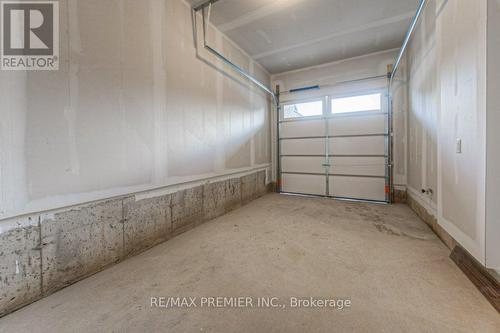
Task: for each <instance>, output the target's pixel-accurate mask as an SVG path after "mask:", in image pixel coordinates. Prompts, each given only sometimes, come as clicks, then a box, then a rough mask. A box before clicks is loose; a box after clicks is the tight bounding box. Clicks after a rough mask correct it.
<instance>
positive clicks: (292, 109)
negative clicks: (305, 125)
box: [283, 101, 323, 119]
mask: <svg viewBox="0 0 500 333" xmlns="http://www.w3.org/2000/svg"><path fill="white" fill-rule="evenodd" d="M283 111H284V117H285V119H290V118H300V117H313V116H321V115H323V102H322V101H317V102H309V103H299V104H290V105H285V107H284V108H283Z"/></svg>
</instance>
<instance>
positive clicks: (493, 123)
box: [486, 0, 500, 272]
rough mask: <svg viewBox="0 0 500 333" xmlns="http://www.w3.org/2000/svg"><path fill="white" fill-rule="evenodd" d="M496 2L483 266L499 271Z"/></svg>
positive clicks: (493, 4) (491, 11)
mask: <svg viewBox="0 0 500 333" xmlns="http://www.w3.org/2000/svg"><path fill="white" fill-rule="evenodd" d="M499 31H500V1H499V0H488V62H487V66H488V79H487V84H488V88H487V89H488V92H487V94H488V95H487V115H486V118H487V122H486V126H487V138H486V140H487V141H486V142H487V147H486V149H487V150H486V156H487V165H486V167H487V169H486V170H487V173H486V265H487V266H488V267H490V268H494V269H496V270H497V271H499V272H500V205H499V201H500V94H499V90H500V36H499V34H498V32H499Z"/></svg>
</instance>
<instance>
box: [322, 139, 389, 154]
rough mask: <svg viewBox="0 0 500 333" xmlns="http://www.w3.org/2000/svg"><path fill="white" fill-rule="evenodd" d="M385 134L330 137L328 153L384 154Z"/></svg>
mask: <svg viewBox="0 0 500 333" xmlns="http://www.w3.org/2000/svg"><path fill="white" fill-rule="evenodd" d="M385 141H386V137H385V136H370V137H348V138H330V155H375V156H384V155H385Z"/></svg>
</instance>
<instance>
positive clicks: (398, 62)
mask: <svg viewBox="0 0 500 333" xmlns="http://www.w3.org/2000/svg"><path fill="white" fill-rule="evenodd" d="M428 2H429V0H420V3H419V5H418V9H417V12H416V14H415V16H414V17H413V20H412V22H411V24H410V27H409V28H408V32H407V33H406V36H405V39H404V41H403V45H402V46H401V49H400V50H399V53H398V56H397V58H396V62H395V63H394V66H393V68H392V70H391V72H390V73H389V74H388V75H389V84H388V92H387V96H388V97H387V98H388V103H389V115H388V130H389V144H388V147H387V150H388V152H387V155H388V156H389V163H388V173H389V184H388V186H389V201H390V202H392V198H393V194H394V178H393V177H394V159H393V139H394V126H393V123H392V119H393V103H392V85H393V83H394V79H395V77H396V74H397V71H398V69H399V66H400V65H401V61H402V60H403V56H404V54H405V52H406V49H407V48H408V44H409V42H410V40H411V38H412V36H413V33H414V32H415V28H416V27H417V23H418V21H419V19H420V17H421V16H422V13H423V12H424V9H425V6H426V5H427V3H428Z"/></svg>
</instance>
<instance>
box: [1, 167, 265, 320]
mask: <svg viewBox="0 0 500 333" xmlns="http://www.w3.org/2000/svg"><path fill="white" fill-rule="evenodd" d="M269 187H270V186H269V185H268V184H266V171H265V170H260V171H256V172H251V173H247V174H242V175H241V176H239V177H237V178H229V179H225V180H220V181H214V182H206V183H204V184H200V185H196V186H193V187H187V188H184V189H181V190H178V191H175V192H173V193H163V194H162V193H159V192H149V193H148V192H146V193H142V194H140V195H132V196H124V197H119V198H114V199H110V200H103V201H98V202H94V203H91V204H86V205H81V206H76V207H73V208H71V209H67V210H59V211H54V212H49V213H43V214H38V215H30V216H25V217H19V218H14V219H11V220H7V221H5V222H4V223H3V224H2V230H1V231H2V232H1V233H0V316H2V315H5V314H7V313H9V312H11V311H13V310H15V309H17V308H19V307H22V306H23V305H26V304H29V303H31V302H33V301H35V300H37V299H39V298H41V297H44V296H46V295H49V294H51V293H53V292H55V291H57V290H59V289H61V288H64V287H65V286H67V285H70V284H72V283H74V282H76V281H78V280H81V279H82V278H84V277H87V276H89V275H91V274H94V273H96V272H98V271H100V270H102V269H103V268H105V267H107V266H109V265H112V264H114V263H117V262H119V261H121V260H123V259H124V258H127V257H129V256H132V255H134V254H137V253H139V252H141V251H144V250H146V249H148V248H150V247H152V246H154V245H157V244H159V243H161V242H164V241H167V240H169V239H170V238H172V237H174V236H176V235H179V234H181V233H183V232H185V231H188V230H190V229H192V228H194V227H196V226H197V225H200V224H202V223H204V222H206V221H209V220H211V219H214V218H216V217H218V216H221V215H223V214H225V213H227V212H229V211H231V210H234V209H236V208H238V207H239V206H241V205H244V204H246V203H249V202H250V201H252V200H254V199H256V198H258V197H261V196H263V195H265V194H266V193H267V191H268V188H269Z"/></svg>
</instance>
